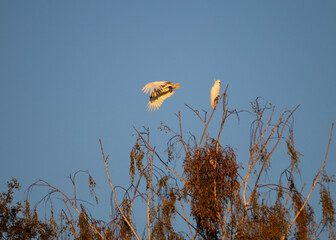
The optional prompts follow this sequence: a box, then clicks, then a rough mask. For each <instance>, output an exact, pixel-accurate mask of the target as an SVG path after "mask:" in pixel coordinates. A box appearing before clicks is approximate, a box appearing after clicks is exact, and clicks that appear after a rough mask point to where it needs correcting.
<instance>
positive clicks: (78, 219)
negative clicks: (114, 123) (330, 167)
mask: <svg viewBox="0 0 336 240" xmlns="http://www.w3.org/2000/svg"><path fill="white" fill-rule="evenodd" d="M220 103H222V104H220ZM186 106H187V107H188V109H190V110H191V112H192V113H193V114H195V116H196V117H197V118H198V119H199V120H200V122H201V123H202V125H203V129H202V133H201V135H200V136H196V135H193V134H192V133H189V134H187V135H186V134H185V133H184V131H183V129H184V127H183V124H182V117H181V113H180V112H178V113H177V114H176V117H177V121H178V126H179V127H178V129H177V130H174V129H171V128H170V127H169V126H167V125H165V124H164V123H161V126H160V127H159V129H160V130H161V131H162V132H163V133H166V134H169V136H170V137H169V140H168V142H167V156H166V157H163V156H162V155H160V154H159V153H158V152H157V151H156V147H155V146H154V145H152V144H150V136H151V135H150V131H149V128H144V129H143V130H142V131H139V130H138V129H137V128H135V127H134V131H135V132H136V135H137V139H136V142H135V144H134V146H133V148H132V150H131V152H130V169H129V173H130V185H129V186H128V187H124V188H122V189H124V196H123V198H122V201H121V202H118V197H117V195H116V191H115V188H116V186H114V185H113V183H112V182H111V180H110V176H109V169H108V157H109V156H108V155H107V156H106V155H105V153H104V149H103V145H102V142H101V140H99V142H100V146H101V152H102V158H103V162H104V164H105V169H106V174H107V178H108V181H109V184H110V188H111V191H112V194H113V199H114V204H111V208H112V212H113V214H112V215H111V216H110V221H109V222H107V223H105V222H103V221H99V220H96V219H95V218H94V216H93V215H92V214H91V213H90V212H89V211H88V209H87V208H86V207H85V205H86V204H87V201H86V200H81V199H78V198H77V197H76V181H75V177H76V175H77V174H78V173H82V174H83V173H86V174H87V175H88V181H89V189H90V193H91V194H92V196H93V197H94V198H95V199H96V200H97V196H96V195H95V192H94V188H95V185H96V184H95V182H94V180H93V178H92V177H91V175H90V174H89V172H87V171H85V172H84V171H79V172H76V173H75V174H74V175H73V176H70V180H71V182H72V185H73V189H74V194H73V197H70V196H67V195H66V194H64V193H63V192H62V191H61V190H60V189H59V188H56V187H54V186H51V185H50V184H49V183H48V182H46V181H44V180H39V181H38V182H36V183H34V184H33V185H32V186H31V187H30V189H32V188H34V187H41V186H42V187H47V188H48V189H50V191H49V192H48V194H47V195H46V196H44V197H43V198H42V200H44V201H48V200H49V199H51V198H52V196H54V195H55V194H58V196H59V198H61V199H62V201H63V202H64V206H65V208H64V209H63V210H62V211H61V213H60V216H61V219H62V224H61V226H60V227H59V234H60V235H61V236H63V237H64V238H65V239H67V238H76V239H140V238H142V239H318V237H319V236H320V235H321V233H322V232H325V233H326V234H328V236H329V238H330V239H336V230H335V208H334V202H333V199H332V198H331V192H330V184H333V182H334V176H328V175H327V173H326V172H325V170H324V167H325V163H326V160H327V156H328V151H329V146H330V142H331V139H332V132H333V126H334V124H332V127H331V135H330V139H329V142H328V147H327V152H326V155H325V158H324V160H323V162H322V166H321V169H320V170H319V171H318V173H317V175H316V176H315V177H314V179H313V181H312V187H311V188H310V190H309V193H308V195H307V196H304V195H303V194H302V191H301V190H299V184H298V183H297V181H296V179H297V176H298V175H299V174H300V157H301V154H300V153H299V152H298V151H297V150H296V149H295V147H294V131H293V129H292V128H291V124H290V122H291V121H292V116H293V114H294V113H295V111H296V109H297V108H298V107H299V106H298V107H296V108H295V109H294V110H293V111H288V110H286V109H285V110H284V111H283V112H281V113H280V116H279V117H277V118H276V117H275V115H276V113H275V107H274V106H272V105H271V104H270V103H265V104H263V105H262V104H261V103H260V100H259V98H257V99H256V100H255V101H254V102H252V103H251V107H252V114H253V115H254V120H253V122H252V123H251V135H250V146H249V159H248V160H247V161H242V160H240V161H238V160H237V154H236V150H235V149H234V148H233V147H231V146H230V145H227V144H224V143H223V142H222V141H221V136H222V131H223V127H224V125H225V123H226V120H227V119H228V118H230V117H238V118H239V117H240V114H241V113H242V112H241V111H240V112H239V111H237V110H235V109H230V108H229V106H228V104H227V87H226V89H225V92H224V94H223V95H221V97H220V99H219V103H218V104H217V106H216V107H215V108H214V109H213V111H212V112H211V115H210V117H209V118H207V113H206V112H205V113H204V116H201V114H200V112H199V111H198V110H195V109H194V108H192V107H190V106H189V105H186ZM219 106H222V108H221V110H220V111H221V114H222V118H221V123H220V128H219V131H218V134H216V137H211V136H209V134H208V128H209V126H210V124H211V123H212V121H211V120H212V117H213V114H214V112H215V111H216V108H218V107H219ZM285 133H286V134H285ZM280 143H284V144H285V145H286V146H287V154H288V162H289V167H288V168H286V169H284V170H283V172H282V174H280V176H279V178H278V181H276V182H275V181H274V180H273V179H272V180H269V179H268V178H264V176H265V175H266V174H267V172H268V171H269V170H270V169H271V168H272V161H271V159H272V160H273V158H276V156H275V155H274V151H275V149H277V148H278V146H279V144H280ZM176 160H178V161H176ZM177 163H180V164H181V166H180V168H175V169H173V167H172V166H173V165H176V164H177ZM176 169H177V170H176ZM178 169H182V170H181V171H178ZM317 186H318V187H319V193H320V203H321V206H322V218H321V220H320V221H319V222H318V221H317V220H316V216H315V214H314V213H315V212H314V211H316V210H314V209H313V207H312V206H310V205H309V203H308V200H309V198H310V196H311V194H312V192H313V190H314V189H315V188H316V187H317ZM28 192H29V191H28ZM272 199H273V200H272ZM136 201H138V202H140V203H141V204H143V206H144V207H145V209H146V211H145V215H146V216H143V215H142V216H135V215H134V203H135V202H136ZM137 217H138V218H139V217H140V218H142V219H144V218H146V226H145V229H144V230H142V229H138V227H137V225H136V222H135V219H136V218H137ZM176 221H179V224H178V225H177V224H175V223H176ZM183 224H184V226H181V225H183ZM141 234H142V235H141Z"/></svg>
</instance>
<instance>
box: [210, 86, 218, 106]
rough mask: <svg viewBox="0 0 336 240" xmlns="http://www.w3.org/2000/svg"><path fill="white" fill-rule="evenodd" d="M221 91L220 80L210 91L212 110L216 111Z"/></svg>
mask: <svg viewBox="0 0 336 240" xmlns="http://www.w3.org/2000/svg"><path fill="white" fill-rule="evenodd" d="M219 91H220V80H215V83H214V85H213V86H212V88H211V91H210V103H211V107H212V109H215V107H216V105H217V103H218V98H219Z"/></svg>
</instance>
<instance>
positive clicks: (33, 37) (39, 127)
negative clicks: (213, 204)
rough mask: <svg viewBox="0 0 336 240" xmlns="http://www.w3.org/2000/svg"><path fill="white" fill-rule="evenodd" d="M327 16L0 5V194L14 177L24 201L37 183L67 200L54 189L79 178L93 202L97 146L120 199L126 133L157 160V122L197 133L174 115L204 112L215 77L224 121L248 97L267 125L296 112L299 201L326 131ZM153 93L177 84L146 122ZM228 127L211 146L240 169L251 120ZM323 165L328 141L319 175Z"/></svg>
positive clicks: (287, 7)
mask: <svg viewBox="0 0 336 240" xmlns="http://www.w3.org/2000/svg"><path fill="white" fill-rule="evenodd" d="M335 13H336V2H335V1H306V0H305V1H197V0H196V1H195V0H193V1H84V0H81V1H42V0H40V1H0V33H1V37H0V111H1V115H0V116H1V117H0V183H1V184H0V190H1V191H3V190H4V189H5V182H6V181H7V180H9V179H10V177H11V176H13V177H16V178H18V179H19V181H20V183H21V184H22V185H23V189H26V188H27V186H28V185H29V184H31V183H33V182H34V181H36V180H38V179H40V178H41V179H44V180H47V181H49V182H51V183H52V184H55V185H56V186H58V187H61V188H63V189H66V190H68V191H69V192H70V191H71V186H70V185H66V183H68V179H67V176H68V175H69V174H70V173H74V172H75V171H76V170H89V171H90V172H91V174H92V176H93V177H94V178H95V179H96V181H97V184H98V189H97V191H98V193H101V195H100V197H102V198H105V197H106V196H105V195H104V192H109V188H108V185H107V181H106V177H105V175H104V174H105V172H104V165H103V161H102V158H101V153H100V146H99V142H98V139H99V138H101V139H102V141H103V145H104V149H105V151H106V152H107V153H109V154H110V160H111V163H110V165H109V166H110V170H111V175H112V181H113V182H114V183H115V184H120V185H124V186H126V185H127V183H128V167H129V152H130V150H131V147H132V145H133V144H134V143H135V139H136V138H135V136H134V133H135V132H134V130H133V128H132V126H133V125H134V126H135V127H136V128H138V129H141V128H142V126H147V127H149V128H150V129H151V132H152V133H153V139H152V143H153V144H154V145H156V146H157V147H158V149H159V151H161V152H160V153H161V154H162V155H163V156H165V155H164V152H163V150H164V148H165V145H163V143H164V141H163V140H162V139H161V138H162V137H160V136H162V134H161V133H160V132H158V130H157V127H158V126H159V124H160V121H163V122H164V123H166V124H168V125H170V126H172V127H176V126H177V119H176V117H175V115H174V114H175V113H177V112H178V111H181V114H182V117H183V122H184V124H185V129H186V130H185V131H186V132H188V131H189V130H190V131H192V132H196V133H197V131H199V130H195V129H198V128H199V127H200V126H201V125H200V123H199V122H198V121H197V119H196V118H195V117H194V115H193V114H192V113H191V112H190V110H188V109H187V108H186V107H185V105H184V104H185V103H187V104H189V105H191V106H193V107H195V108H197V109H199V110H201V109H204V110H208V111H210V109H211V107H210V101H209V93H210V88H211V86H212V85H213V80H214V78H216V79H220V80H221V81H222V86H225V85H226V84H229V90H228V94H229V99H230V105H231V108H236V109H245V110H247V109H249V102H250V101H253V100H254V99H255V98H256V97H258V96H261V97H263V98H264V100H265V101H270V102H272V103H273V104H274V105H275V106H276V111H277V112H278V113H280V112H281V111H283V110H284V109H285V107H288V108H289V109H293V108H294V107H295V106H296V105H298V104H301V107H300V108H299V109H298V111H297V112H296V114H295V124H294V134H295V135H294V136H295V144H296V145H295V146H296V147H297V150H298V151H299V152H301V153H302V154H303V155H304V157H302V159H301V161H302V183H304V182H306V183H307V185H306V189H308V187H309V186H311V182H312V178H313V177H314V176H315V174H316V173H317V171H318V169H319V167H320V166H321V164H322V161H323V159H324V155H325V151H326V146H327V142H328V138H329V134H330V128H331V122H333V121H336V109H335V103H336V95H335V92H336V14H335ZM152 81H172V82H178V83H180V84H181V88H180V89H178V90H177V91H176V93H175V94H174V96H173V97H171V98H169V99H167V100H166V101H165V102H164V103H163V105H162V107H161V108H160V109H159V111H157V112H154V113H153V112H147V111H146V104H147V102H148V96H147V95H146V94H144V93H142V92H141V89H142V87H143V86H144V85H145V84H146V83H147V82H152ZM240 117H241V121H240V123H238V122H237V121H236V120H235V119H232V121H229V122H228V124H230V125H227V127H226V131H225V134H224V136H223V142H222V144H223V145H225V144H230V145H231V146H233V147H235V148H237V151H238V162H241V163H242V164H245V163H246V162H247V159H246V158H244V156H247V154H248V143H249V123H250V122H251V120H252V118H251V116H250V115H248V114H242V115H241V116H240ZM219 119H220V114H219V113H217V114H216V115H215V116H214V121H217V122H219ZM215 130H216V128H215V127H214V128H213V132H212V133H215ZM210 134H211V132H210ZM335 136H336V135H335ZM284 151H286V150H284ZM335 158H336V144H335V139H334V141H333V142H332V145H331V148H330V153H329V158H328V162H327V171H328V173H329V174H333V173H335V170H336V159H335ZM180 161H182V160H180ZM283 161H288V159H273V164H274V166H281V167H282V168H283V167H286V166H287V165H288V162H286V163H285V164H282V165H281V163H282V162H283ZM270 177H271V178H272V179H274V180H275V181H277V180H278V177H279V173H276V174H274V175H272V176H270ZM82 180H83V185H84V186H85V187H86V180H85V179H84V178H83V179H82ZM317 193H318V191H317V192H316V195H318V194H317ZM20 196H21V195H20ZM333 196H334V198H335V197H336V196H335V191H334V192H333ZM22 197H23V193H22Z"/></svg>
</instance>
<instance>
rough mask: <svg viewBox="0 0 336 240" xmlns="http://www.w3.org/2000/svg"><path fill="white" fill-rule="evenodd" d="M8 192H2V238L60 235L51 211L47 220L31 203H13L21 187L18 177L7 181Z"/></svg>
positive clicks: (36, 237)
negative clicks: (32, 207) (42, 218)
mask: <svg viewBox="0 0 336 240" xmlns="http://www.w3.org/2000/svg"><path fill="white" fill-rule="evenodd" d="M7 187H8V190H7V192H4V193H0V238H1V239H34V238H35V239H53V238H57V237H58V235H59V234H58V232H59V231H58V230H59V229H58V226H57V224H56V221H55V219H54V217H53V213H51V217H50V218H49V219H46V220H45V221H41V220H39V219H38V216H37V213H36V211H31V210H30V204H29V202H28V201H25V202H24V204H22V203H21V202H18V203H16V204H13V200H14V197H13V194H14V190H19V189H20V184H19V183H18V181H17V179H15V178H13V179H11V180H10V181H9V182H7Z"/></svg>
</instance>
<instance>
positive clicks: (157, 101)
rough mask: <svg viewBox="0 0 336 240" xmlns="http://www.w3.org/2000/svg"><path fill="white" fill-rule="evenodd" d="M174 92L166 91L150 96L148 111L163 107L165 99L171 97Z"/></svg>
mask: <svg viewBox="0 0 336 240" xmlns="http://www.w3.org/2000/svg"><path fill="white" fill-rule="evenodd" d="M174 93H175V91H171V92H166V93H164V94H162V95H159V96H156V97H152V98H150V100H149V102H148V104H147V110H148V111H155V110H158V109H159V108H160V107H161V105H162V103H163V101H164V100H166V99H167V98H169V97H171V96H172V95H173V94H174Z"/></svg>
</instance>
